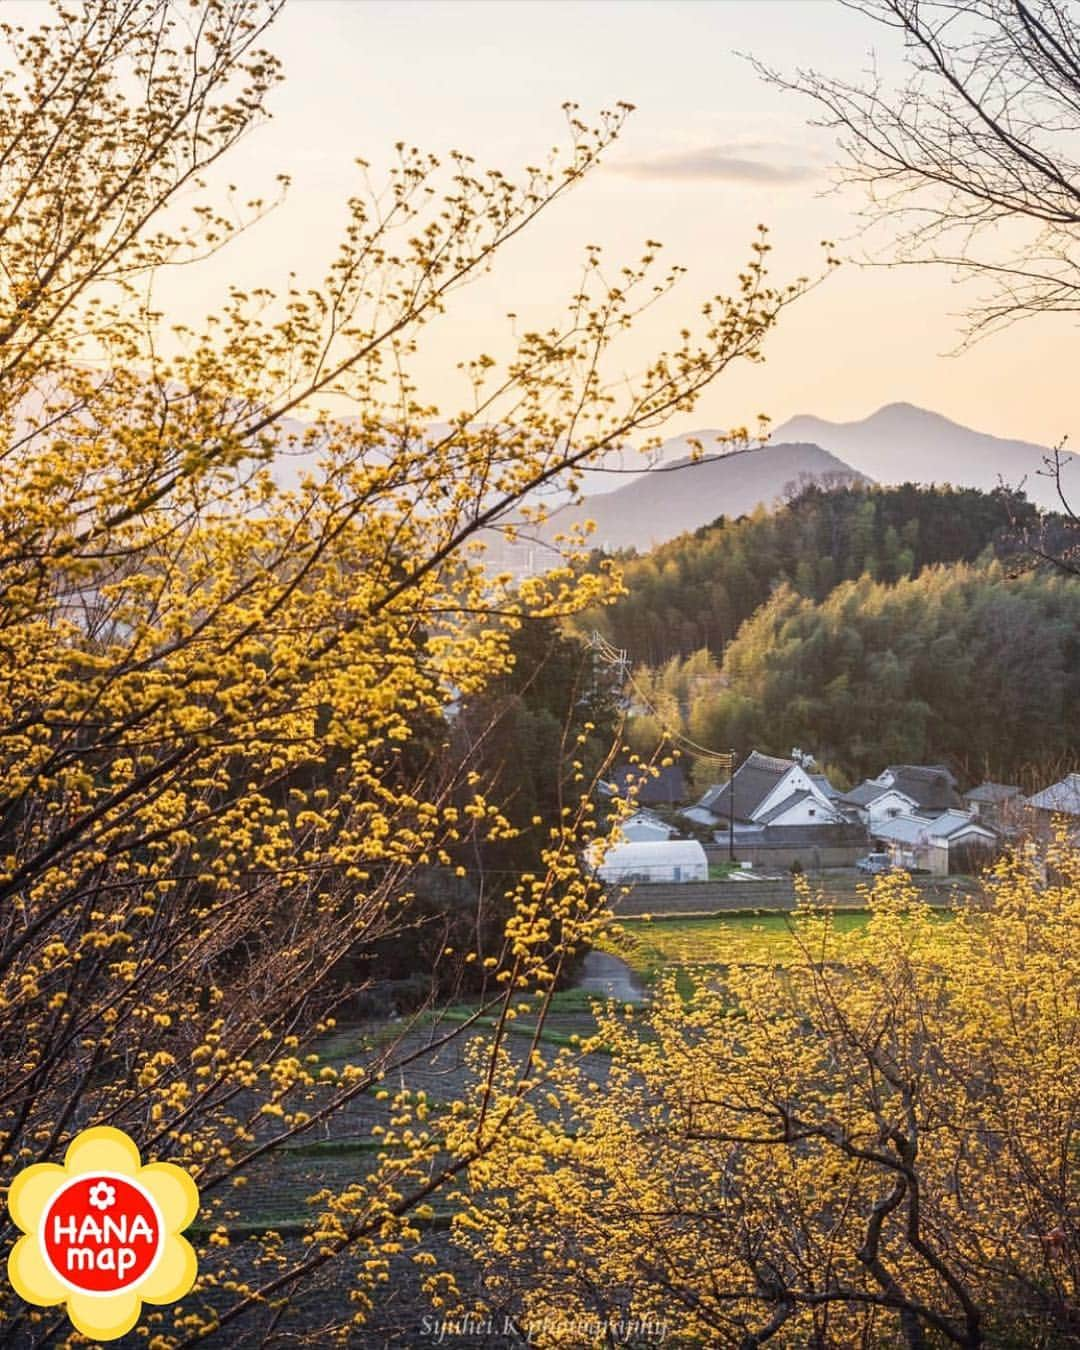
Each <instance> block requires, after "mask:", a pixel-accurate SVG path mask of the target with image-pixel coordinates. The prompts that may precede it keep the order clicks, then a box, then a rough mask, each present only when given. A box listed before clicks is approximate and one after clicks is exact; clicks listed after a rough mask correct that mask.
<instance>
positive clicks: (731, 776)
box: [727, 750, 735, 862]
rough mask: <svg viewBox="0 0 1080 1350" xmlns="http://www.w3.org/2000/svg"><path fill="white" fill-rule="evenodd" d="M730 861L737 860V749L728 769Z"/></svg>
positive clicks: (732, 754)
mask: <svg viewBox="0 0 1080 1350" xmlns="http://www.w3.org/2000/svg"><path fill="white" fill-rule="evenodd" d="M727 806H728V862H734V861H735V751H734V750H732V751H731V768H730V769H729V770H728V793H727Z"/></svg>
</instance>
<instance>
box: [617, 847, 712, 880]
mask: <svg viewBox="0 0 1080 1350" xmlns="http://www.w3.org/2000/svg"><path fill="white" fill-rule="evenodd" d="M596 875H597V877H599V879H600V880H601V881H607V882H614V883H624V884H625V883H629V882H639V881H642V882H649V881H668V882H671V881H675V882H683V881H708V879H709V864H708V860H707V859H706V857H705V850H704V849H703V848H702V847H701V845H700V844H699V843H698V841H697V840H696V839H668V840H666V841H656V842H652V841H649V842H637V843H626V844H616V845H614V847H613V848H610V849H608V851H607V852H606V853H605V854H604V856H603V860H602V861H601V863H600V865H599V866H598V867H597V869H596Z"/></svg>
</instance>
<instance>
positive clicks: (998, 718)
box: [635, 562, 1080, 780]
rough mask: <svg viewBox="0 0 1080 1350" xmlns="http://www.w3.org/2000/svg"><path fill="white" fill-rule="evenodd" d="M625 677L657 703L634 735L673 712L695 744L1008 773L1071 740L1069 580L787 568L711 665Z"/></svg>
mask: <svg viewBox="0 0 1080 1350" xmlns="http://www.w3.org/2000/svg"><path fill="white" fill-rule="evenodd" d="M695 677H696V678H695ZM635 679H636V684H637V687H638V688H639V689H641V690H643V691H644V692H645V695H646V698H647V700H648V701H649V702H650V703H652V702H653V700H654V699H655V700H656V702H658V703H659V704H660V708H659V712H660V717H659V719H657V718H656V717H654V716H653V714H651V713H646V714H645V715H644V716H643V717H642V718H640V719H639V720H638V723H637V726H636V733H637V737H638V740H639V743H642V744H643V743H647V742H648V741H649V740H651V739H653V738H654V734H655V730H656V724H657V722H658V721H659V722H663V723H664V725H665V726H667V727H668V728H671V727H672V726H673V722H672V719H673V718H676V717H677V718H678V721H677V722H676V723H674V727H675V729H676V730H677V731H678V732H679V734H681V735H685V736H687V737H690V738H692V739H693V740H694V741H695V742H697V743H700V744H702V745H704V746H707V747H712V748H716V747H719V748H726V747H728V746H731V747H733V748H735V749H736V750H738V751H740V752H741V753H745V752H747V751H749V750H750V749H753V748H757V749H759V750H764V751H767V752H769V753H773V754H779V755H786V754H788V753H789V752H790V750H791V747H792V746H796V745H798V746H801V747H802V748H803V749H806V750H812V751H813V752H814V753H815V754H816V755H817V756H818V758H819V761H820V762H823V763H827V764H829V765H833V766H836V768H837V769H839V770H840V771H841V773H842V774H843V775H844V776H846V777H847V778H848V779H850V780H856V779H859V778H862V777H863V776H865V775H867V774H875V773H878V772H880V770H881V769H882V768H883V767H884V766H885V765H886V764H889V763H919V762H924V763H925V762H927V761H932V762H940V761H944V762H948V763H950V764H952V765H953V766H954V767H955V768H957V769H959V770H960V771H961V772H966V775H967V777H969V778H978V777H980V776H981V775H982V774H984V773H990V774H992V775H994V776H997V777H1004V778H1006V779H1015V778H1016V777H1017V776H1018V775H1020V774H1021V773H1022V772H1023V770H1024V768H1025V767H1027V766H1031V765H1036V764H1040V763H1043V764H1049V763H1059V762H1060V761H1061V759H1062V757H1063V756H1064V757H1070V756H1071V757H1075V756H1076V755H1078V754H1080V581H1077V580H1076V579H1074V578H1070V577H1067V576H1063V575H1060V574H1051V573H1039V572H1034V571H1032V572H1026V573H1024V574H1021V575H1018V576H1009V575H1008V574H1007V572H1006V570H1005V568H1004V567H1003V566H1002V565H1001V564H1000V563H997V562H991V563H989V564H987V565H985V566H979V567H976V566H969V565H964V564H958V565H954V566H948V567H933V568H928V569H927V570H925V571H923V572H922V573H921V574H920V575H919V576H917V577H915V578H912V579H906V578H905V579H903V580H901V581H899V582H897V583H896V584H894V585H890V584H887V583H885V582H883V581H875V580H874V579H873V577H872V576H869V575H866V576H862V577H860V578H859V579H858V580H857V581H849V582H845V583H843V584H841V585H840V586H837V587H836V588H834V589H833V590H832V591H830V593H829V594H828V595H827V596H826V597H825V599H823V600H821V601H818V600H815V599H814V598H812V597H810V596H806V595H801V594H799V592H798V590H797V589H796V588H795V587H794V586H792V585H790V584H789V583H784V584H782V585H781V586H780V587H779V588H777V589H776V590H775V591H774V592H773V594H772V595H771V596H770V597H769V598H768V600H767V601H766V603H765V604H764V605H762V606H761V608H760V609H759V610H758V611H757V613H756V614H755V615H754V616H753V617H752V618H751V619H750V620H748V621H747V622H746V623H745V624H744V625H743V626H742V628H741V629H740V631H739V634H738V637H737V638H736V639H735V640H734V641H733V642H732V643H731V644H730V646H729V647H728V649H727V652H726V654H725V659H724V663H723V666H722V668H721V670H720V672H719V673H717V672H716V668H715V665H714V663H712V662H711V661H710V660H709V659H708V654H707V653H706V654H699V655H697V656H695V657H693V658H691V659H690V660H689V661H685V662H684V661H672V662H670V663H669V664H668V665H667V666H666V667H665V668H664V669H663V670H662V671H660V672H639V673H638V674H637V676H636V677H635ZM664 690H670V691H671V692H672V694H673V695H675V696H674V697H665V696H664ZM676 691H678V693H679V694H681V695H682V698H681V700H680V698H679V697H678V694H676Z"/></svg>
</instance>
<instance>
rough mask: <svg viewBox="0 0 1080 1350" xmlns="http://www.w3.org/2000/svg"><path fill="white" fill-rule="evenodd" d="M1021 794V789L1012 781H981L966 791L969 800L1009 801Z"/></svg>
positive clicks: (965, 795)
mask: <svg viewBox="0 0 1080 1350" xmlns="http://www.w3.org/2000/svg"><path fill="white" fill-rule="evenodd" d="M1019 796H1020V789H1019V788H1018V787H1016V786H1015V785H1014V784H1012V783H980V784H979V786H978V787H973V788H971V789H970V790H969V791H968V792H965V793H964V800H965V801H969V802H1009V801H1012V799H1013V798H1014V797H1019Z"/></svg>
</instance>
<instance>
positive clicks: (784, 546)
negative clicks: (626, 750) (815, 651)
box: [578, 483, 1036, 665]
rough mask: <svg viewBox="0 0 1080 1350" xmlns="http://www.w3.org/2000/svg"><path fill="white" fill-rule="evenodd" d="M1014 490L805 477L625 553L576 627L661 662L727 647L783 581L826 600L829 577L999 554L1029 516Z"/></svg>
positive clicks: (837, 579)
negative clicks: (604, 597)
mask: <svg viewBox="0 0 1080 1350" xmlns="http://www.w3.org/2000/svg"><path fill="white" fill-rule="evenodd" d="M1035 518H1036V514H1035V511H1034V508H1033V507H1032V506H1031V505H1030V504H1029V503H1028V502H1027V501H1026V499H1025V498H1024V497H1023V496H1022V495H1021V494H1012V493H1005V492H992V493H986V492H980V491H977V490H976V489H973V488H959V489H957V488H949V487H944V488H923V487H917V486H915V485H913V484H910V483H907V484H904V485H903V486H902V487H895V488H877V487H875V488H867V487H858V486H856V487H851V486H847V487H840V488H833V489H831V490H825V489H823V488H821V487H819V486H816V485H813V486H810V487H807V488H805V489H804V490H803V491H802V492H801V493H800V494H799V495H798V496H797V497H796V498H794V500H792V501H791V502H789V503H788V504H787V505H786V506H784V507H782V508H781V509H780V510H779V511H776V512H775V513H771V514H770V513H769V512H767V511H765V509H764V508H761V509H759V510H757V511H755V512H754V514H753V515H751V516H744V517H741V518H739V519H737V520H725V519H724V518H723V517H721V518H720V519H719V520H717V521H716V522H715V523H714V524H712V525H710V526H708V527H706V528H704V529H701V530H698V531H696V532H695V533H694V534H690V535H683V536H681V537H680V538H678V539H674V540H672V541H671V542H670V543H668V544H664V545H662V546H661V547H660V548H657V549H655V550H654V551H653V552H652V553H648V554H645V555H643V556H640V557H639V556H630V557H628V558H627V559H626V560H625V561H624V564H623V572H624V579H625V584H626V588H627V591H628V594H627V595H626V596H624V597H623V598H622V599H621V600H620V601H619V602H618V603H617V604H615V605H614V606H611V607H608V608H605V609H593V610H589V611H587V612H586V613H585V614H583V615H582V616H581V617H580V619H579V621H578V622H579V626H580V627H581V628H582V629H583V630H585V631H588V630H589V629H592V628H596V629H599V630H600V631H601V632H602V633H603V634H604V636H605V637H607V638H608V639H609V640H610V641H611V642H612V643H613V644H614V645H615V646H616V647H619V648H625V649H626V651H627V653H628V654H629V656H630V657H631V659H632V660H633V661H635V662H639V663H640V662H645V663H648V664H649V665H659V664H661V663H663V662H666V661H667V660H669V659H670V658H671V657H673V656H686V655H688V654H689V653H691V652H693V651H696V650H698V649H699V648H707V649H708V650H710V651H712V652H714V653H715V654H716V655H718V656H719V655H721V654H722V653H723V650H724V647H725V644H726V643H728V642H730V641H731V640H732V639H733V638H734V637H735V634H736V632H737V631H738V629H739V626H740V624H742V623H743V622H744V621H745V620H746V619H748V618H750V616H751V615H752V614H753V613H754V612H755V611H756V610H757V609H758V607H759V606H760V605H762V604H764V603H765V602H766V601H767V600H768V599H769V596H770V594H771V593H772V592H773V590H774V589H775V587H776V586H777V585H778V584H780V583H781V582H786V583H787V584H788V585H789V586H790V587H792V588H793V589H794V590H795V591H796V592H797V593H798V594H800V595H803V596H806V597H808V598H810V599H815V600H823V599H824V598H825V597H826V596H827V595H828V594H829V592H830V591H831V590H832V589H833V587H834V586H836V585H838V584H839V583H841V582H843V581H849V580H856V579H857V578H859V577H860V576H863V575H866V576H868V577H869V578H870V579H871V580H873V581H882V582H894V581H898V580H901V579H903V578H908V577H913V576H916V575H917V574H918V573H919V572H920V571H921V570H922V569H923V568H925V567H928V566H931V565H933V564H937V563H954V562H973V561H974V560H975V559H976V558H978V557H979V556H980V555H981V554H983V553H984V552H985V553H987V555H988V556H993V555H997V556H1005V555H1007V554H1009V553H1011V552H1013V551H1015V549H1016V547H1017V539H1018V536H1019V532H1020V531H1021V530H1022V529H1023V528H1025V527H1028V526H1031V525H1033V524H1034V521H1035Z"/></svg>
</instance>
